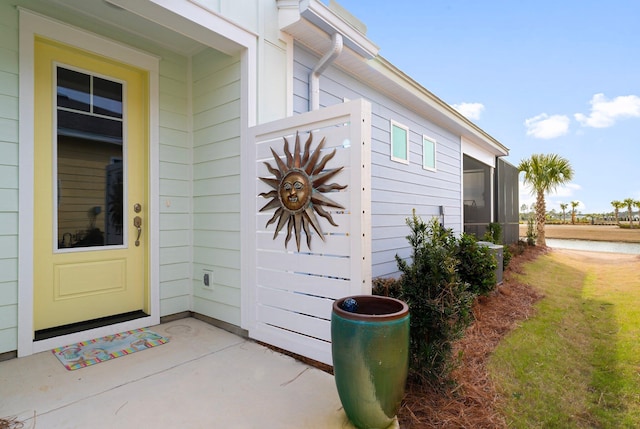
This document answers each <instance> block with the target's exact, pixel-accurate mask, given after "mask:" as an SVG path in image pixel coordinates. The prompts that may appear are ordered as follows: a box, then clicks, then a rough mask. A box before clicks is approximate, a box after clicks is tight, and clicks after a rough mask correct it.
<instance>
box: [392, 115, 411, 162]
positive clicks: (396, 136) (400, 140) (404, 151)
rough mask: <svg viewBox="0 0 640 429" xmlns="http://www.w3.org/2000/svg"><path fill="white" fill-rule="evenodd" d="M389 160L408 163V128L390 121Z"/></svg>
mask: <svg viewBox="0 0 640 429" xmlns="http://www.w3.org/2000/svg"><path fill="white" fill-rule="evenodd" d="M391 160H392V161H397V162H402V163H404V164H409V128H407V127H405V126H404V125H402V124H399V123H397V122H395V121H391Z"/></svg>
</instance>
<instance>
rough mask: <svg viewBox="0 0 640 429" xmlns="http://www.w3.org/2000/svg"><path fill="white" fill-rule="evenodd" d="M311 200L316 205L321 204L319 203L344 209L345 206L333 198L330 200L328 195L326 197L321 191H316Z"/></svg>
mask: <svg viewBox="0 0 640 429" xmlns="http://www.w3.org/2000/svg"><path fill="white" fill-rule="evenodd" d="M311 202H312V203H314V207H315V204H319V205H323V206H327V207H335V208H337V209H343V208H344V207H343V206H342V205H340V204H338V203H336V202H335V201H333V200H330V199H329V198H328V197H326V196H325V195H323V194H321V193H319V192H315V193H314V194H313V195H312V196H311Z"/></svg>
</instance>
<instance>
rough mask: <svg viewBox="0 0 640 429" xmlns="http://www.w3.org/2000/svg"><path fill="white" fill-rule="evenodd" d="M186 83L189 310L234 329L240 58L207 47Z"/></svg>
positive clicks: (237, 278) (237, 306)
mask: <svg viewBox="0 0 640 429" xmlns="http://www.w3.org/2000/svg"><path fill="white" fill-rule="evenodd" d="M192 79H193V102H192V110H193V265H192V268H193V281H192V290H193V311H195V312H197V313H200V314H203V315H205V316H209V317H213V318H216V319H218V320H222V321H224V322H227V323H231V324H233V325H236V326H240V132H241V126H240V106H241V102H240V59H239V58H238V57H237V56H236V57H230V56H227V55H225V54H222V53H219V52H216V51H213V50H211V49H207V50H205V51H203V52H201V53H199V54H197V55H195V56H194V57H193V60H192ZM205 270H207V272H208V273H209V274H210V276H211V284H210V287H205V286H204V283H203V276H204V272H205Z"/></svg>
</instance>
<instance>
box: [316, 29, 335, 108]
mask: <svg viewBox="0 0 640 429" xmlns="http://www.w3.org/2000/svg"><path fill="white" fill-rule="evenodd" d="M343 46H344V44H343V40H342V34H340V33H333V35H332V36H331V49H330V50H329V51H327V53H326V54H324V56H323V57H322V58H321V59H320V61H319V62H318V64H316V66H315V67H314V68H313V70H311V73H309V111H312V110H318V109H319V108H320V75H321V74H322V73H323V72H324V71H325V70H326V69H327V67H329V65H331V63H332V62H333V61H334V60H335V59H336V58H337V57H338V55H340V53H341V52H342V48H343Z"/></svg>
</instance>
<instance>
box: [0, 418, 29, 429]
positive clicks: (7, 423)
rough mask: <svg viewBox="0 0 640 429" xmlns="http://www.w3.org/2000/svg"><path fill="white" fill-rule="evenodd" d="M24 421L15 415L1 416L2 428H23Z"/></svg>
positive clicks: (0, 423)
mask: <svg viewBox="0 0 640 429" xmlns="http://www.w3.org/2000/svg"><path fill="white" fill-rule="evenodd" d="M23 427H24V423H22V422H20V421H18V420H17V419H16V418H15V417H5V418H0V429H22V428H23Z"/></svg>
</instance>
